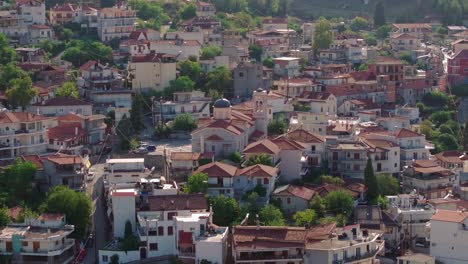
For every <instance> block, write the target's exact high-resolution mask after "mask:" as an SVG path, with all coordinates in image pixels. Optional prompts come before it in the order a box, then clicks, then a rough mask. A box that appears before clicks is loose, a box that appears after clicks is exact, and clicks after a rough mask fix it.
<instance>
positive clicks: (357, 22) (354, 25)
mask: <svg viewBox="0 0 468 264" xmlns="http://www.w3.org/2000/svg"><path fill="white" fill-rule="evenodd" d="M349 27H350V29H351V30H352V31H356V32H357V31H360V30H364V29H366V28H368V27H369V23H368V22H367V19H365V18H363V17H359V16H357V17H355V18H353V20H351V24H350V25H349Z"/></svg>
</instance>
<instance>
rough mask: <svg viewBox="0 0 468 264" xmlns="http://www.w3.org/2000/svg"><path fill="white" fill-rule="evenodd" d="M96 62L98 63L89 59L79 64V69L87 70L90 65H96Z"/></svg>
mask: <svg viewBox="0 0 468 264" xmlns="http://www.w3.org/2000/svg"><path fill="white" fill-rule="evenodd" d="M97 63H98V62H97V61H93V60H90V61H88V62H86V63H85V64H83V65H81V66H80V70H81V71H87V70H89V69H90V68H91V67H92V66H94V65H96V64H97Z"/></svg>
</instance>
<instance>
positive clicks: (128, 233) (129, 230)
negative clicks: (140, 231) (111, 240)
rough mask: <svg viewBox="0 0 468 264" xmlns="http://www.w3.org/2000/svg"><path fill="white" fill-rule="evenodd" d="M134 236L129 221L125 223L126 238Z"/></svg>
mask: <svg viewBox="0 0 468 264" xmlns="http://www.w3.org/2000/svg"><path fill="white" fill-rule="evenodd" d="M132 234H133V230H132V223H131V222H130V221H129V220H127V221H126V222H125V231H124V237H129V236H131V235H132Z"/></svg>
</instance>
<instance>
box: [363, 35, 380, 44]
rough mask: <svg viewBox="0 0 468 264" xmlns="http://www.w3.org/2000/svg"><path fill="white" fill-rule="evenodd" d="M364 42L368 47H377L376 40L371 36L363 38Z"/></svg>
mask: <svg viewBox="0 0 468 264" xmlns="http://www.w3.org/2000/svg"><path fill="white" fill-rule="evenodd" d="M364 41H365V42H366V43H367V45H369V46H377V39H376V38H375V37H374V35H372V34H366V35H365V36H364Z"/></svg>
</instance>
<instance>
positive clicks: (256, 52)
mask: <svg viewBox="0 0 468 264" xmlns="http://www.w3.org/2000/svg"><path fill="white" fill-rule="evenodd" d="M262 53H263V49H262V47H260V46H257V45H255V44H252V45H250V46H249V56H250V58H252V59H254V60H255V61H262Z"/></svg>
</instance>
